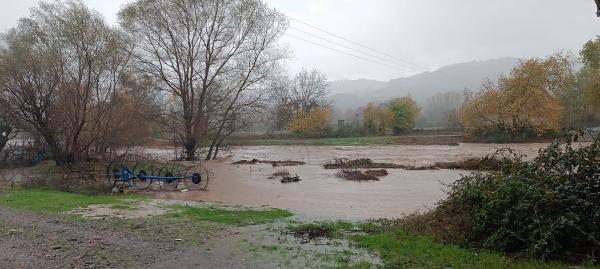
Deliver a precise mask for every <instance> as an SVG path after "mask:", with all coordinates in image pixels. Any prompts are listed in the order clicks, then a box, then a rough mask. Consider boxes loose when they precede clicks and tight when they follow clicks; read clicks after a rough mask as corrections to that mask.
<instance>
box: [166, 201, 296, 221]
mask: <svg viewBox="0 0 600 269" xmlns="http://www.w3.org/2000/svg"><path fill="white" fill-rule="evenodd" d="M170 208H173V209H176V210H177V211H176V212H174V213H172V214H171V216H173V217H179V218H190V219H195V220H203V221H211V222H216V223H221V224H227V225H254V224H265V223H269V222H274V221H276V220H278V219H283V218H287V217H291V216H292V215H293V214H292V213H290V212H289V211H287V210H282V209H266V210H255V209H229V208H219V207H191V206H180V205H177V206H170Z"/></svg>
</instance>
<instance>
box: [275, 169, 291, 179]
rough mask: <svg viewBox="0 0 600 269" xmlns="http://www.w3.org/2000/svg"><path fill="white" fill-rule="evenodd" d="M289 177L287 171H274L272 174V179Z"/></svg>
mask: <svg viewBox="0 0 600 269" xmlns="http://www.w3.org/2000/svg"><path fill="white" fill-rule="evenodd" d="M289 175H290V172H288V171H287V170H279V171H276V172H275V173H273V176H274V177H287V176H289Z"/></svg>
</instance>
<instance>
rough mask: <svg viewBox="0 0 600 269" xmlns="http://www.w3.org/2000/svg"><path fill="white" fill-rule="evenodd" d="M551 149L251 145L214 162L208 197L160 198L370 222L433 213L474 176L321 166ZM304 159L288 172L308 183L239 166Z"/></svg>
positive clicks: (166, 154) (268, 169)
mask: <svg viewBox="0 0 600 269" xmlns="http://www.w3.org/2000/svg"><path fill="white" fill-rule="evenodd" d="M546 145H547V144H543V143H529V144H502V145H498V144H461V145H460V146H444V145H441V146H440V145H430V146H418V145H397V146H247V147H235V148H232V149H231V150H230V152H227V153H225V157H224V158H223V159H221V160H218V161H211V162H209V163H208V164H207V166H208V167H209V168H210V170H211V171H212V173H213V176H212V177H211V180H210V184H209V191H206V192H176V193H162V194H159V198H164V199H179V200H195V201H210V202H219V203H230V204H239V205H245V206H263V205H266V206H271V207H276V208H285V209H290V210H292V211H293V212H295V213H297V214H300V215H301V216H305V217H308V218H317V219H321V218H327V219H370V218H395V217H401V216H404V215H406V214H409V213H412V212H415V211H417V210H426V209H428V208H431V207H432V206H434V205H435V203H436V202H437V201H439V200H440V199H443V198H444V197H445V195H446V194H445V189H447V188H446V187H445V186H446V185H448V184H450V183H452V182H454V181H456V180H457V179H459V178H460V177H461V175H465V174H468V173H470V172H468V171H461V170H437V171H406V170H401V169H390V170H389V172H390V174H389V175H388V176H386V177H382V179H381V180H380V181H376V182H353V181H347V180H345V179H341V178H338V177H337V176H336V175H335V173H336V171H335V170H325V169H323V168H322V165H323V164H324V163H326V162H327V161H329V160H332V159H333V158H371V159H373V160H374V161H377V162H391V163H399V164H411V165H427V164H431V163H434V162H438V161H457V160H461V159H464V158H467V157H476V156H485V155H487V154H492V153H494V152H495V151H496V150H498V149H501V148H506V147H508V148H512V149H514V150H516V152H517V153H522V154H525V155H527V157H528V158H533V157H535V156H536V155H537V152H538V150H539V149H540V148H543V147H545V146H546ZM145 152H146V153H148V154H152V155H155V156H160V157H162V158H165V159H168V158H172V150H169V149H157V148H153V149H146V150H145ZM255 158H256V159H261V160H295V161H304V162H306V163H307V164H306V165H303V166H293V167H286V168H285V169H287V170H288V171H289V172H290V173H291V174H292V175H294V174H297V175H299V176H300V177H301V178H302V181H301V182H298V183H289V184H282V183H280V182H279V180H278V179H268V178H269V177H270V176H271V174H272V173H274V172H276V171H279V170H281V169H282V168H274V167H272V166H271V165H269V164H256V165H232V164H231V163H232V162H234V161H239V160H243V159H249V160H250V159H255Z"/></svg>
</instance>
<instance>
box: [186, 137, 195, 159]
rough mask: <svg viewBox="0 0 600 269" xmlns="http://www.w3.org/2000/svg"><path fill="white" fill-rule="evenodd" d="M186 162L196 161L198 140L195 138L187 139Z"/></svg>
mask: <svg viewBox="0 0 600 269" xmlns="http://www.w3.org/2000/svg"><path fill="white" fill-rule="evenodd" d="M184 147H185V156H186V157H185V160H186V161H194V160H196V139H194V138H193V137H188V138H186V141H185V145H184Z"/></svg>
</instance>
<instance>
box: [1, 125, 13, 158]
mask: <svg viewBox="0 0 600 269" xmlns="http://www.w3.org/2000/svg"><path fill="white" fill-rule="evenodd" d="M12 131H13V130H12V128H11V127H10V126H9V125H0V152H2V150H3V149H4V146H6V143H8V138H9V137H10V134H11V133H12Z"/></svg>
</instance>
